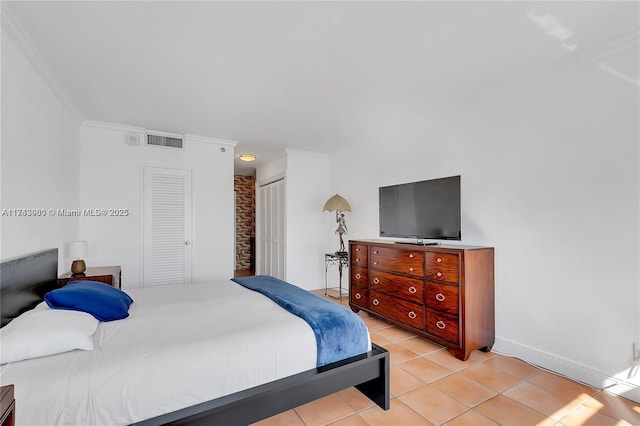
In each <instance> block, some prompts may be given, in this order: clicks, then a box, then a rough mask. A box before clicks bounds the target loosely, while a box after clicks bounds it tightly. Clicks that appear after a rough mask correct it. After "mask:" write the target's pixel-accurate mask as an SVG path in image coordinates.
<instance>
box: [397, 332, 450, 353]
mask: <svg viewBox="0 0 640 426" xmlns="http://www.w3.org/2000/svg"><path fill="white" fill-rule="evenodd" d="M398 344H399V345H401V346H404V347H405V348H407V349H410V350H412V351H414V352H415V353H417V354H418V355H426V354H430V353H432V352H436V351H444V349H443V347H442V346H440V345H438V344H437V343H433V342H430V341H428V340H426V339H423V338H422V337H419V336H416V337H412V338H410V339H406V340H401V341H399V342H398Z"/></svg>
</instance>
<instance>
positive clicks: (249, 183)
mask: <svg viewBox="0 0 640 426" xmlns="http://www.w3.org/2000/svg"><path fill="white" fill-rule="evenodd" d="M233 188H234V191H235V192H236V269H251V268H254V265H255V262H254V256H255V248H254V247H253V246H254V245H255V244H252V242H255V237H256V178H255V177H253V176H241V175H235V176H234V177H233Z"/></svg>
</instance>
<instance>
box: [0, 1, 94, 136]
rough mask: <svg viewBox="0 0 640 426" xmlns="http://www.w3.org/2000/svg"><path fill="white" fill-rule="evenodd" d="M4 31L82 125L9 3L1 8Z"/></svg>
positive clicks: (63, 89) (78, 113)
mask: <svg viewBox="0 0 640 426" xmlns="http://www.w3.org/2000/svg"><path fill="white" fill-rule="evenodd" d="M0 15H1V21H2V29H3V30H4V31H6V33H7V35H8V36H9V37H11V39H12V40H13V41H14V43H15V44H16V46H18V49H20V51H21V52H22V54H23V55H24V56H25V57H26V58H27V60H28V61H29V62H30V63H31V65H32V66H33V67H34V68H35V70H36V72H37V73H38V74H40V76H41V77H42V79H43V80H44V82H45V84H46V85H47V86H48V87H49V89H50V90H51V91H52V92H53V94H54V95H55V96H56V97H57V98H58V100H59V101H60V103H61V104H62V105H63V106H64V107H65V109H66V110H67V111H68V112H69V114H70V115H71V117H72V118H73V119H74V120H75V121H76V122H77V123H78V124H80V123H82V121H83V120H84V117H83V115H82V113H81V112H80V110H79V109H78V107H77V105H76V103H75V102H74V101H73V99H72V98H71V96H69V93H68V92H67V90H66V89H65V88H64V86H63V85H62V83H61V82H60V80H59V79H58V77H57V76H56V74H55V73H54V71H53V69H52V68H51V66H50V65H49V64H48V63H47V61H46V59H45V58H44V56H43V55H42V54H41V53H40V51H39V50H38V48H37V47H36V45H35V44H34V43H33V41H32V40H31V38H30V37H29V35H28V34H27V32H26V31H25V29H24V28H23V27H22V25H20V23H19V22H18V20H17V19H16V17H15V15H14V14H13V11H12V10H11V8H10V6H9V4H8V3H7V2H4V1H3V2H2V7H1V12H0Z"/></svg>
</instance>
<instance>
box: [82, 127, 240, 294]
mask: <svg viewBox="0 0 640 426" xmlns="http://www.w3.org/2000/svg"><path fill="white" fill-rule="evenodd" d="M141 131H142V129H138V128H128V127H125V126H112V125H107V124H104V123H87V124H85V125H84V126H82V130H81V140H82V149H81V156H80V164H79V166H78V167H79V172H80V202H81V205H82V208H94V209H95V208H104V209H110V208H118V209H128V210H129V212H130V214H129V215H128V216H126V217H82V218H81V220H80V236H81V238H82V239H86V240H88V241H89V251H90V256H89V257H88V259H87V265H88V266H101V265H121V266H122V286H123V288H134V287H139V286H140V274H141V268H142V263H141V262H142V259H141V238H142V232H141V229H142V228H141V227H142V218H141V213H142V170H143V167H144V166H154V167H168V168H175V169H185V170H191V171H192V194H193V195H192V202H193V245H192V282H194V283H197V282H206V281H211V280H216V279H229V278H231V277H233V268H234V263H233V259H234V253H233V247H234V245H233V244H234V242H233V238H234V229H233V223H234V205H233V203H234V201H233V155H234V153H233V151H234V149H233V148H234V146H235V142H231V141H225V140H213V139H204V138H197V137H189V138H187V139H186V140H185V148H184V150H175V149H169V148H162V147H147V146H144V143H141V144H140V145H139V146H130V145H127V144H126V143H125V139H126V136H127V135H128V134H130V133H138V132H141ZM142 140H144V139H142ZM223 148H224V150H225V152H222V151H221V149H223Z"/></svg>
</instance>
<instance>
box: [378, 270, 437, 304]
mask: <svg viewBox="0 0 640 426" xmlns="http://www.w3.org/2000/svg"><path fill="white" fill-rule="evenodd" d="M369 275H370V280H369V288H370V289H371V290H376V291H380V292H383V293H386V294H389V295H392V296H395V297H400V298H402V299H404V300H408V301H409V302H413V303H418V304H420V305H422V304H424V281H423V280H421V279H418V278H409V277H404V276H402V275H395V274H390V273H388V272H381V271H375V270H371V272H370V273H369Z"/></svg>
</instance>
